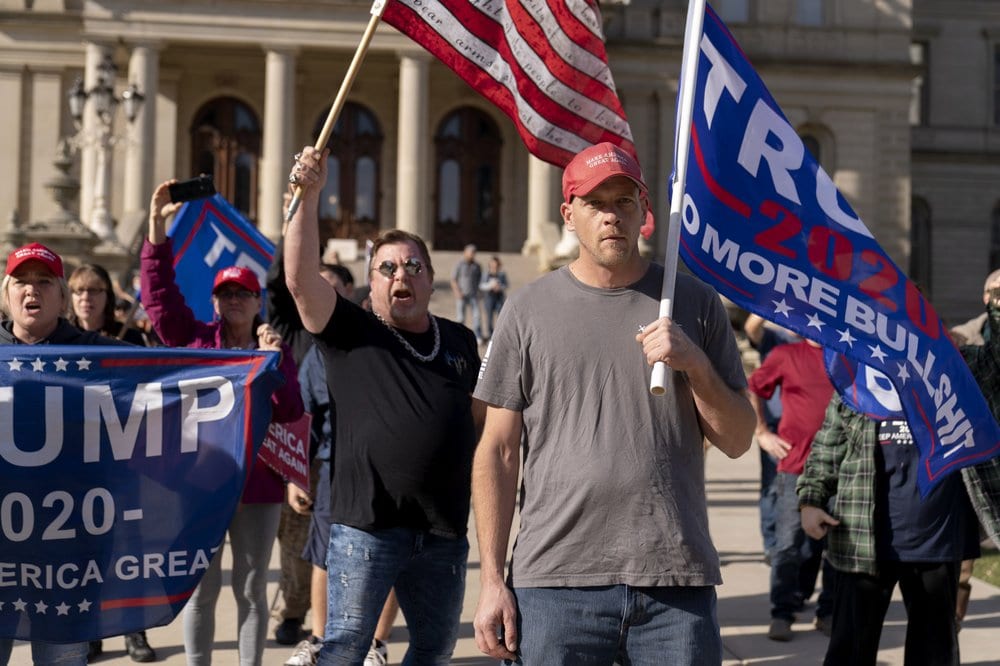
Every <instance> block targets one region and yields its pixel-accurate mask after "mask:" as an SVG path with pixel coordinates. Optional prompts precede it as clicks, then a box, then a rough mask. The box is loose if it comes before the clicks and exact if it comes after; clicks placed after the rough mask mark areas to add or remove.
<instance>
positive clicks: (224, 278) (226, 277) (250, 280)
mask: <svg viewBox="0 0 1000 666" xmlns="http://www.w3.org/2000/svg"><path fill="white" fill-rule="evenodd" d="M230 282H232V283H233V284H238V285H240V286H241V287H243V288H244V289H247V290H249V291H252V292H253V293H255V294H259V293H260V281H259V280H257V274H256V273H254V272H253V271H252V270H250V269H249V268H246V267H244V266H230V267H229V268H223V269H222V270H221V271H219V272H218V273H216V274H215V283H214V284H213V285H212V293H213V294H214V293H215V292H216V291H218V289H219V287H221V286H222V285H224V284H229V283H230Z"/></svg>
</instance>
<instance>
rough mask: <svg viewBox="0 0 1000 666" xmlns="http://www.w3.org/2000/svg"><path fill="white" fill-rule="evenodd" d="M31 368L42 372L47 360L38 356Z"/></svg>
mask: <svg viewBox="0 0 1000 666" xmlns="http://www.w3.org/2000/svg"><path fill="white" fill-rule="evenodd" d="M31 369H32V370H34V371H35V372H41V371H42V370H44V369H45V361H43V360H42V359H40V358H38V357H37V356H36V357H35V361H34V362H33V363H32V364H31Z"/></svg>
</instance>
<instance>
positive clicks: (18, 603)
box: [14, 598, 28, 613]
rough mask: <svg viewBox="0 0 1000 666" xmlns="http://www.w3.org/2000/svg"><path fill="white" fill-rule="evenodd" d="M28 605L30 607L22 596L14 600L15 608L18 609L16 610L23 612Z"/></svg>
mask: <svg viewBox="0 0 1000 666" xmlns="http://www.w3.org/2000/svg"><path fill="white" fill-rule="evenodd" d="M27 607H28V604H26V603H24V602H23V601H21V599H20V598H18V600H17V601H15V602H14V610H16V611H21V612H22V613H23V612H24V610H25V609H26V608H27Z"/></svg>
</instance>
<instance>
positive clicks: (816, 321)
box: [806, 313, 826, 331]
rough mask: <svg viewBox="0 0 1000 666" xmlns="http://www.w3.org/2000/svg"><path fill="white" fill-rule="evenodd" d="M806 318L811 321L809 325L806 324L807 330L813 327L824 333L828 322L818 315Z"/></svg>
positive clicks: (814, 314)
mask: <svg viewBox="0 0 1000 666" xmlns="http://www.w3.org/2000/svg"><path fill="white" fill-rule="evenodd" d="M806 318H807V319H808V320H809V323H808V324H806V328H809V327H810V326H811V327H813V328H815V329H816V330H817V331H822V330H823V327H824V326H826V322H825V321H823V320H822V319H820V318H819V315H818V314H816V313H813V314H811V315H807V316H806Z"/></svg>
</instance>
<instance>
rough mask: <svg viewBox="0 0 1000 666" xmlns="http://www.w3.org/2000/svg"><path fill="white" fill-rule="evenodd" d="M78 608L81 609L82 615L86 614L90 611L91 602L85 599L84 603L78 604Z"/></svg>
mask: <svg viewBox="0 0 1000 666" xmlns="http://www.w3.org/2000/svg"><path fill="white" fill-rule="evenodd" d="M76 607H77V608H79V609H80V612H81V613H86V612H87V611H89V610H90V602H89V601H87V600H86V599H84V600H83V601H81V602H80V603H78V604H77V605H76Z"/></svg>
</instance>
